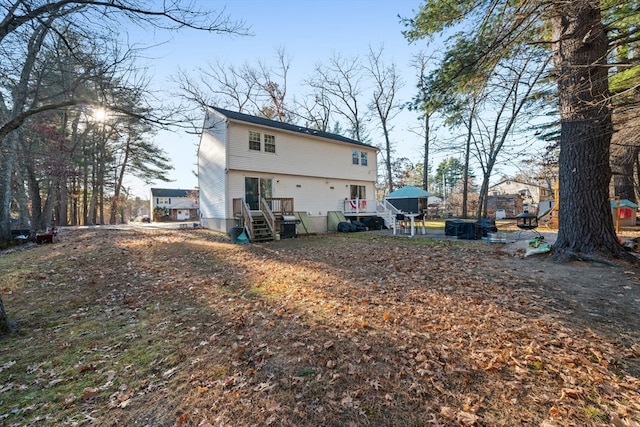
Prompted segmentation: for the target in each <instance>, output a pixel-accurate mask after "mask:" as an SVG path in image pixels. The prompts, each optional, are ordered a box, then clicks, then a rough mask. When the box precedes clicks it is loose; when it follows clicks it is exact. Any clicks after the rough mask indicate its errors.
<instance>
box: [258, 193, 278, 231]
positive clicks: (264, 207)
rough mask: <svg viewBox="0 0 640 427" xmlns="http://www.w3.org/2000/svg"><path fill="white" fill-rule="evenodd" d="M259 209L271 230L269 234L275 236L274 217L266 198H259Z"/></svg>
mask: <svg viewBox="0 0 640 427" xmlns="http://www.w3.org/2000/svg"><path fill="white" fill-rule="evenodd" d="M260 210H261V211H262V213H263V214H264V219H265V221H266V222H267V226H269V229H270V230H271V235H272V236H274V237H275V235H276V217H275V215H274V214H273V212H272V210H271V207H270V206H269V204H268V202H267V200H265V198H264V197H261V198H260Z"/></svg>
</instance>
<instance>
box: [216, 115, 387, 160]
mask: <svg viewBox="0 0 640 427" xmlns="http://www.w3.org/2000/svg"><path fill="white" fill-rule="evenodd" d="M209 108H211V109H212V110H214V111H216V112H218V113H220V114H222V115H223V116H225V117H227V118H228V119H230V120H234V121H239V122H245V123H252V124H255V125H260V126H267V127H270V128H274V129H280V130H285V131H289V132H295V133H300V134H303V135H311V136H317V137H320V138H325V139H330V140H334V141H340V142H346V143H347V144H354V145H358V146H362V147H367V148H371V149H374V150H377V148H376V147H374V146H373V145H370V144H365V143H364V142H360V141H356V140H355V139H351V138H347V137H345V136H342V135H338V134H335V133H329V132H323V131H321V130H318V129H311V128H306V127H303V126H298V125H294V124H291V123H284V122H279V121H276V120H269V119H265V118H263V117H258V116H251V115H249V114H244V113H238V112H236V111H230V110H225V109H224V108H218V107H209Z"/></svg>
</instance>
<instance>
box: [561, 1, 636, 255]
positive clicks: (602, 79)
mask: <svg viewBox="0 0 640 427" xmlns="http://www.w3.org/2000/svg"><path fill="white" fill-rule="evenodd" d="M552 4H553V8H554V9H553V16H552V26H553V32H554V41H555V43H554V52H553V59H554V64H555V67H556V76H557V82H558V94H559V106H560V118H561V131H560V159H559V163H560V171H559V181H560V182H559V198H560V207H559V227H558V238H557V241H556V243H555V245H554V258H555V259H556V260H557V261H567V260H570V259H574V258H578V259H590V258H591V257H593V256H596V257H605V258H611V257H616V258H628V257H629V256H628V254H626V252H625V250H624V248H623V247H622V245H620V243H618V240H617V237H616V233H615V229H614V225H613V218H612V215H611V206H610V202H609V192H608V190H609V182H610V180H611V169H610V167H609V151H610V141H611V130H612V127H611V110H610V107H609V89H608V75H607V67H606V57H607V45H608V40H607V36H606V34H605V32H604V28H603V25H602V19H601V15H600V2H599V1H593V0H571V1H554V2H553V3H552Z"/></svg>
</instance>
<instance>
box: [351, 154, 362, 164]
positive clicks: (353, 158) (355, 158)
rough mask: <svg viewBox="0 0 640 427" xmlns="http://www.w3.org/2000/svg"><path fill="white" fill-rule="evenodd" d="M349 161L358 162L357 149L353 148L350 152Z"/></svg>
mask: <svg viewBox="0 0 640 427" xmlns="http://www.w3.org/2000/svg"><path fill="white" fill-rule="evenodd" d="M351 163H353V164H354V165H357V164H360V153H359V152H358V150H353V151H352V152H351Z"/></svg>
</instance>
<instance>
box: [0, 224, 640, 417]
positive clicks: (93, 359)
mask: <svg viewBox="0 0 640 427" xmlns="http://www.w3.org/2000/svg"><path fill="white" fill-rule="evenodd" d="M60 237H61V242H60V243H56V244H53V245H43V246H38V247H36V248H33V249H30V250H25V251H21V252H15V253H10V254H6V255H3V256H0V277H2V278H3V284H2V298H3V301H4V304H5V308H6V309H7V312H8V314H9V316H10V317H11V318H12V319H14V320H16V321H17V322H18V323H19V325H20V329H19V331H18V333H16V334H14V335H12V336H10V337H8V338H5V339H4V340H3V341H1V342H0V408H2V410H1V413H0V419H2V421H3V423H4V424H5V425H10V426H27V425H100V426H104V425H114V426H116V425H154V426H155V425H158V426H160V425H179V426H202V427H206V426H211V425H216V426H217V425H234V426H255V425H273V426H276V425H277V426H316V425H327V426H333V425H335V426H349V425H354V426H355V425H375V426H382V425H403V426H404V425H406V426H427V425H447V426H449V425H451V426H454V425H455V426H460V425H462V426H513V425H544V426H566V425H575V426H601V425H609V424H613V425H620V426H622V425H629V426H633V425H637V423H640V395H639V394H638V389H640V381H639V380H638V378H637V376H636V375H637V372H636V371H635V370H633V366H635V365H634V364H633V363H632V362H634V361H637V360H638V357H639V356H640V347H638V344H637V336H638V334H637V331H638V328H636V327H634V325H635V326H637V320H635V322H636V323H633V322H634V320H633V319H637V312H636V313H635V314H634V313H630V314H631V317H630V319H631V320H630V321H629V322H631V323H625V324H623V325H622V326H617V327H618V330H617V331H618V332H619V335H620V336H625V337H627V338H628V339H626V340H625V341H624V344H622V343H620V342H618V341H616V340H615V336H613V335H609V334H606V333H603V332H598V331H599V329H598V328H596V327H595V326H597V325H595V324H589V323H585V322H582V321H579V322H578V321H575V322H565V321H563V319H564V317H563V311H561V310H560V309H559V308H558V306H557V304H556V305H552V304H550V303H551V302H554V303H557V301H556V300H552V299H551V298H550V297H549V296H548V295H545V294H543V293H541V292H542V290H541V289H542V288H538V287H537V285H538V284H539V282H536V281H534V280H532V278H531V277H526V276H523V275H519V274H514V273H513V272H512V270H510V267H509V266H510V265H511V264H505V263H504V261H505V259H504V258H505V257H506V255H504V254H501V253H499V252H498V250H497V249H496V246H493V245H486V244H483V243H481V242H468V241H465V242H461V241H450V240H447V241H441V240H434V239H424V238H422V239H403V238H392V237H383V236H379V235H375V234H372V233H352V234H349V235H342V234H340V235H330V236H317V237H304V238H299V239H288V240H283V241H280V242H271V243H265V244H259V245H258V244H256V245H246V246H242V245H232V244H230V243H229V241H228V239H227V238H226V237H225V236H222V235H220V234H217V233H213V232H210V231H206V230H188V231H185V230H166V231H159V230H155V231H154V230H131V231H116V230H101V231H91V232H90V231H69V230H64V231H63V233H62V234H61V236H60ZM511 262H513V260H511ZM528 265H529V266H530V267H529V268H531V266H533V268H534V269H535V268H538V269H540V267H539V266H538V267H536V264H528ZM521 267H523V268H524V266H521ZM558 268H560V267H558ZM561 272H562V271H561V270H558V273H561ZM625 273H628V274H626V275H622V277H620V280H621V281H622V282H621V284H620V286H621V287H620V289H627V287H628V288H629V289H628V292H630V293H631V292H633V294H632V295H636V298H637V295H639V294H640V290H638V289H637V287H638V286H639V285H638V281H637V273H638V271H637V270H633V269H632V268H630V267H629V268H627V269H626V271H625ZM550 277H551V278H550V279H549V280H550V281H551V283H553V284H554V285H555V286H560V285H559V284H558V283H559V282H558V277H560V276H559V275H556V276H555V278H554V276H553V275H551V276H550ZM580 277H582V276H580ZM580 277H579V276H578V275H576V274H572V275H570V278H571V279H572V280H573V281H574V282H575V281H577V280H581V279H580ZM584 277H585V278H586V279H589V278H591V280H595V281H596V282H597V281H598V280H600V279H599V278H598V277H595V276H594V275H590V274H585V275H584ZM586 279H585V280H586ZM554 280H555V281H554ZM625 292H626V291H625ZM631 298H633V297H631ZM599 303H601V302H599ZM565 310H566V308H565ZM634 316H635V317H634ZM629 325H631V326H629ZM634 340H635V341H634ZM634 423H635V424H634Z"/></svg>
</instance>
